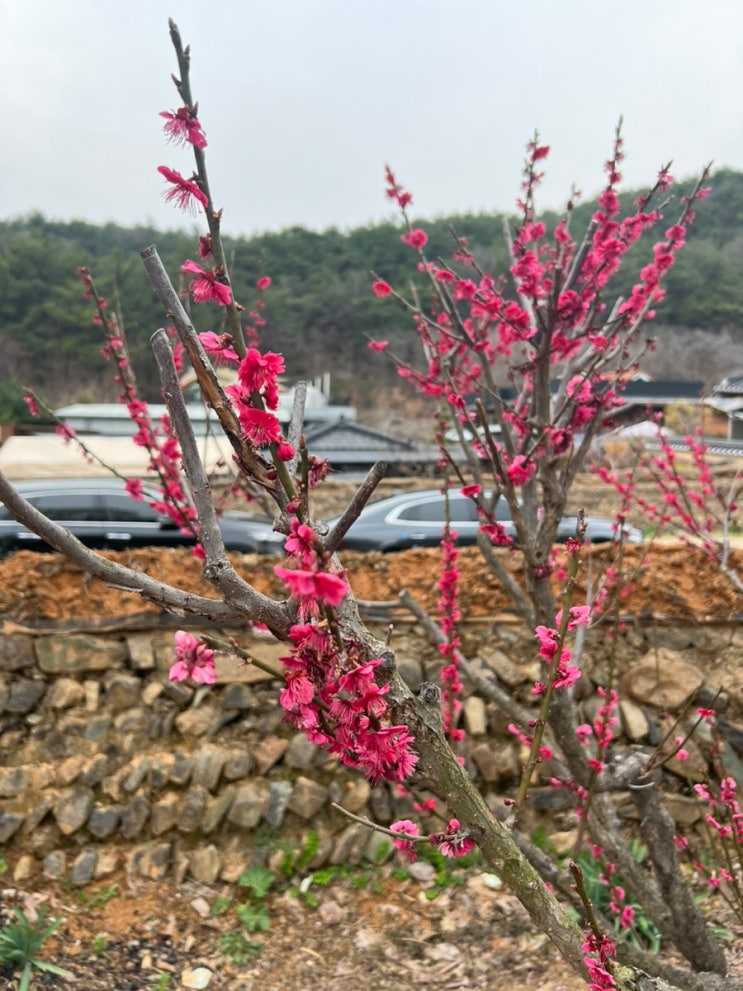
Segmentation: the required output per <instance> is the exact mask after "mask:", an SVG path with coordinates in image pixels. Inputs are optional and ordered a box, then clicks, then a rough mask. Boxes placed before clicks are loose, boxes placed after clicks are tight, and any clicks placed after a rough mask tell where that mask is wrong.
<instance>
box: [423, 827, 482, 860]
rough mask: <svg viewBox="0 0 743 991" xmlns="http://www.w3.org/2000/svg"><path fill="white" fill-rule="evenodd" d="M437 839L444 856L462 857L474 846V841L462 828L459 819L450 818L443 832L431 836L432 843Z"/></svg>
mask: <svg viewBox="0 0 743 991" xmlns="http://www.w3.org/2000/svg"><path fill="white" fill-rule="evenodd" d="M437 840H438V847H439V850H441V852H442V853H443V855H444V856H445V857H464V856H465V855H466V854H468V853H469V852H470V850H474V848H475V841H474V840H473V839H472V837H471V836H470V835H469V834H468V833H467V832H466V831H464V830H462V828H461V826H460V824H459V819H450V820H449V823H448V825H447V827H446V832H445V833H443V834H440V835H438V836H431V842H432V843H434V842H435V841H437Z"/></svg>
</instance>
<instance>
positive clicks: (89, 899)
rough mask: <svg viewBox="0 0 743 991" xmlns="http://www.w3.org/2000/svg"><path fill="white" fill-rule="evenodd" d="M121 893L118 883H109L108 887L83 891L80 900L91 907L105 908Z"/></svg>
mask: <svg viewBox="0 0 743 991" xmlns="http://www.w3.org/2000/svg"><path fill="white" fill-rule="evenodd" d="M118 894H119V886H118V884H109V885H108V887H107V888H96V889H95V891H81V892H80V895H79V900H80V901H81V902H82V904H83V905H87V906H88V907H89V908H103V906H104V905H108V903H109V902H110V901H111V899H112V898H117V897H118Z"/></svg>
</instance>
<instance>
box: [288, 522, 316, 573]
mask: <svg viewBox="0 0 743 991" xmlns="http://www.w3.org/2000/svg"><path fill="white" fill-rule="evenodd" d="M314 541H315V531H314V530H313V529H312V527H310V526H307V524H306V523H300V522H299V520H298V519H297V518H296V516H295V517H294V518H293V519H292V521H291V525H290V530H289V536H288V537H287V538H286V541H285V543H284V550H285V551H286V553H287V554H291V555H292V556H294V557H296V558H298V560H299V562H300V564H301V565H302V567H303V568H310V567H311V566H312V563H313V561H314V559H315V547H314Z"/></svg>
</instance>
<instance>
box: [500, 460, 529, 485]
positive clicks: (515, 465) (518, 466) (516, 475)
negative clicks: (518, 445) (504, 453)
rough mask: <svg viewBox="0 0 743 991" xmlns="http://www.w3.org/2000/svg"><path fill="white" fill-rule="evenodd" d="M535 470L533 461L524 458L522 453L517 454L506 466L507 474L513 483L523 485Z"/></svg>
mask: <svg viewBox="0 0 743 991" xmlns="http://www.w3.org/2000/svg"><path fill="white" fill-rule="evenodd" d="M535 471H536V465H535V464H534V462H533V461H531V462H529V461H527V460H526V458H525V457H524V455H523V454H517V455H516V457H515V458H514V459H513V461H512V462H511V464H510V465H509V466H508V469H507V474H508V478H509V481H510V482H511V483H512V484H513V485H525V484H526V483H527V482H528V481H529V479H530V478H531V476H532V475H533V474H534V472H535Z"/></svg>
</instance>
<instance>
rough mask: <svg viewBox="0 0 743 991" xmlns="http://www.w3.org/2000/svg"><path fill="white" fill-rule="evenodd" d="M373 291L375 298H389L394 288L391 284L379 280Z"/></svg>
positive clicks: (373, 286)
mask: <svg viewBox="0 0 743 991" xmlns="http://www.w3.org/2000/svg"><path fill="white" fill-rule="evenodd" d="M372 290H373V292H374V295H375V296H389V294H390V293H391V292H392V286H391V285H390V284H389V282H384V281H383V280H382V279H379V280H378V281H377V282H375V283H374V284H373V285H372Z"/></svg>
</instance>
